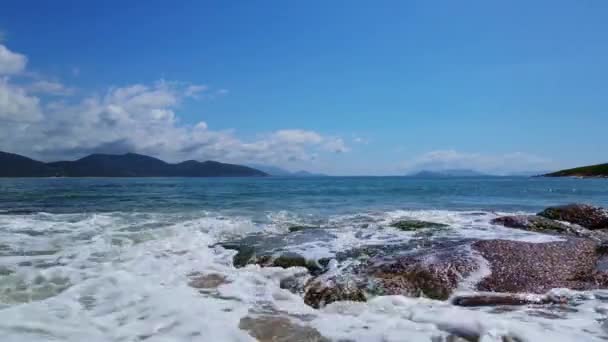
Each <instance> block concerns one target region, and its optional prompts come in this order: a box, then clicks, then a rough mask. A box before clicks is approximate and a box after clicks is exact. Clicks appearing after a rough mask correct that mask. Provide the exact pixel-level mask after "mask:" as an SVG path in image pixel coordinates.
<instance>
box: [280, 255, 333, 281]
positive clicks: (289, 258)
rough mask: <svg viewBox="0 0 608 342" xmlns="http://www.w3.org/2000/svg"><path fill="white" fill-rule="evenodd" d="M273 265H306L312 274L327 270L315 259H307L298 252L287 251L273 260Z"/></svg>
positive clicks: (287, 266) (286, 266)
mask: <svg viewBox="0 0 608 342" xmlns="http://www.w3.org/2000/svg"><path fill="white" fill-rule="evenodd" d="M272 266H275V267H282V268H289V267H304V268H306V269H308V271H309V272H310V274H312V275H319V274H321V273H323V272H324V271H325V267H323V266H321V264H319V263H318V262H317V261H315V260H307V259H306V258H304V257H303V256H301V255H300V254H297V253H291V252H287V253H284V254H281V255H280V256H278V257H277V258H275V259H274V260H273V261H272Z"/></svg>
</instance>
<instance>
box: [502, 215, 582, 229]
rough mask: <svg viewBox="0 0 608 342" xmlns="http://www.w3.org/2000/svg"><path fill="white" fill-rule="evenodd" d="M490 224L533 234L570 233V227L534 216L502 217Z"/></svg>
mask: <svg viewBox="0 0 608 342" xmlns="http://www.w3.org/2000/svg"><path fill="white" fill-rule="evenodd" d="M491 223H492V224H496V225H501V226H505V227H507V228H517V229H524V230H530V231H535V232H547V231H548V232H559V233H563V232H566V233H567V232H570V231H571V230H572V227H571V226H568V225H565V224H563V223H560V222H557V221H553V220H550V219H548V218H546V217H542V216H535V215H515V216H502V217H498V218H495V219H493V220H492V221H491Z"/></svg>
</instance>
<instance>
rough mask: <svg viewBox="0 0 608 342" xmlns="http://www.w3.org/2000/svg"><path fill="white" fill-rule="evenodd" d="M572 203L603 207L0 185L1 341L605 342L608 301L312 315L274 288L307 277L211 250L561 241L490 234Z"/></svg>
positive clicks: (334, 184)
mask: <svg viewBox="0 0 608 342" xmlns="http://www.w3.org/2000/svg"><path fill="white" fill-rule="evenodd" d="M573 202H584V203H591V204H595V205H600V206H605V207H608V181H606V180H599V179H598V180H593V179H547V178H523V177H521V178H519V177H513V178H509V177H487V178H445V179H416V178H400V177H324V178H212V179H200V178H199V179H194V178H150V179H147V178H143V179H142V178H139V179H109V178H89V179H63V178H56V179H0V341H3V342H4V341H90V342H94V341H144V340H145V341H255V338H254V337H253V336H252V335H256V334H255V333H252V330H255V329H258V330H260V329H262V330H263V329H271V332H270V334H271V335H272V334H273V332H272V329H278V328H276V327H280V326H285V322H288V323H289V324H291V325H292V327H291V328H290V329H291V330H290V332H289V334H291V335H289V334H288V337H286V338H285V337H284V340H293V341H298V340H302V341H311V340H314V338H315V337H314V336H323V337H324V338H326V339H327V340H335V341H449V340H450V337H449V336H450V335H451V334H452V332H454V331H458V332H460V333H461V335H463V334H464V335H467V334H469V335H471V336H480V340H481V341H484V342H486V341H501V340H502V336H506V335H509V336H515V337H517V338H518V339H519V340H523V341H601V340H606V339H608V323H606V319H607V318H608V291H602V290H599V291H588V292H574V291H567V290H563V289H562V290H560V289H556V290H554V291H558V292H559V293H560V294H566V295H567V296H569V297H570V298H571V301H570V303H571V304H569V305H567V306H560V307H558V308H546V307H542V306H538V307H535V306H523V307H518V308H502V309H499V308H462V307H456V306H453V305H451V304H449V303H448V302H444V301H435V300H430V299H426V298H407V297H402V296H378V297H375V298H371V299H370V300H369V301H368V302H366V303H354V302H336V303H332V304H330V305H328V306H325V307H324V308H322V309H319V310H316V309H313V308H311V307H309V306H307V305H305V304H304V302H303V299H302V297H301V296H300V295H298V294H294V293H291V292H289V291H287V290H285V289H281V287H280V286H279V283H280V281H281V280H282V279H285V278H286V277H289V276H292V275H294V274H297V273H302V272H303V271H304V270H303V269H300V268H288V269H281V268H274V267H265V268H262V267H260V266H257V265H249V266H247V267H244V268H235V267H234V266H233V265H232V256H233V255H234V254H235V252H234V251H231V250H226V249H224V248H222V247H220V246H217V245H216V243H218V242H221V241H228V240H234V239H239V238H242V237H246V236H251V235H252V234H253V235H256V236H267V237H272V238H273V239H271V240H272V241H274V242H273V243H275V245H273V246H272V248H276V250H279V251H280V250H284V251H290V252H297V253H300V254H302V255H304V256H306V257H307V258H313V259H318V258H332V257H333V256H335V255H336V253H339V252H343V251H347V250H351V249H353V248H359V247H364V246H368V245H375V246H377V245H386V246H390V245H396V244H402V243H404V242H407V241H408V240H410V239H412V238H414V233H412V232H403V231H399V230H397V229H394V228H391V227H390V226H389V225H390V223H391V222H393V221H394V220H398V219H400V218H414V219H421V220H427V221H433V222H439V223H445V224H448V225H449V226H450V229H446V230H442V232H441V233H439V234H440V235H441V236H440V238H442V239H463V238H475V239H494V238H504V239H514V240H521V241H531V242H543V241H552V240H555V239H557V237H554V236H547V235H541V234H536V233H531V232H526V231H521V230H515V229H509V228H504V227H499V226H495V225H492V224H491V223H490V221H491V220H492V219H493V218H495V217H497V216H500V215H504V214H508V213H535V212H537V211H539V210H541V209H543V208H545V207H547V206H551V205H558V204H566V203H573ZM294 225H305V226H314V227H319V228H321V229H318V230H315V231H316V233H314V234H312V235H311V234H310V233H307V234H304V235H302V234H300V235H298V234H294V233H290V232H289V227H291V226H294ZM302 236H304V237H302ZM417 238H419V236H418V237H417ZM428 238H429V239H432V238H437V236H435V235H434V236H429V237H428ZM330 265H331V263H330ZM330 272H339V270H337V269H335V270H330ZM487 272H489V269H487V267H486V268H483V267H482V269H481V270H480V271H479V272H477V273H478V274H474V275H472V276H471V277H470V279H467V281H465V282H463V284H461V286H460V288H459V291H463V292H467V291H468V292H470V291H472V290H473V286H474V283H475V281H476V280H479V279H480V278H482V277H483V276H484V275H486V274H487ZM198 274H215V275H218V276H220V277H221V279H223V281H222V282H221V283H220V284H219V285H217V286H216V287H215V288H213V289H207V290H201V289H197V288H194V287H192V286H190V285H189V284H190V282H191V281H192V279H193V276H195V275H198ZM260 318H264V319H265V320H266V322H268V321H269V322H271V323H270V324H266V325H264V323H263V322H264V321H263V320H262V319H260ZM247 319H249V320H250V321H249V322H250V323H249V325H247V324H244V323H243V322H245V320H247ZM256 319H257V320H256ZM251 322H253V323H251ZM256 322H258V323H256ZM252 324H253V326H255V324H259V326H258V327H257V328H256V327H254V328H253V329H252V328H251V325H252ZM269 326H270V327H269ZM294 327H298V328H294ZM277 331H278V330H277ZM311 331H312V332H314V333H315V334H317V335H314V334H313V335H311ZM282 333H283V334H284V332H282ZM277 334H281V332H277ZM256 336H259V335H256ZM311 336H313V337H311Z"/></svg>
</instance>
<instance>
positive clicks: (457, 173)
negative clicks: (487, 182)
mask: <svg viewBox="0 0 608 342" xmlns="http://www.w3.org/2000/svg"><path fill="white" fill-rule="evenodd" d="M408 176H409V177H417V178H444V177H482V176H488V175H487V174H485V173H481V172H478V171H474V170H467V169H454V170H440V171H430V170H423V171H419V172H416V173H413V174H410V175H408Z"/></svg>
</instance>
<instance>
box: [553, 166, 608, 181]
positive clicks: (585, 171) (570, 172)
mask: <svg viewBox="0 0 608 342" xmlns="http://www.w3.org/2000/svg"><path fill="white" fill-rule="evenodd" d="M544 176H545V177H597V178H608V163H606V164H598V165H590V166H583V167H577V168H574V169H567V170H561V171H557V172H553V173H547V174H545V175H544Z"/></svg>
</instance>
